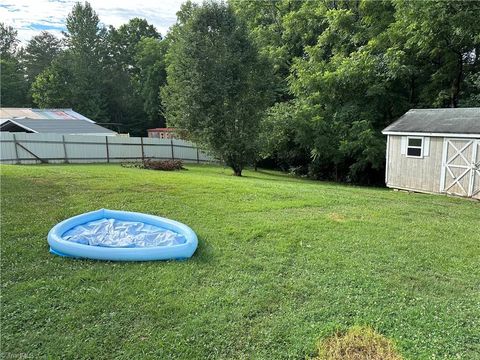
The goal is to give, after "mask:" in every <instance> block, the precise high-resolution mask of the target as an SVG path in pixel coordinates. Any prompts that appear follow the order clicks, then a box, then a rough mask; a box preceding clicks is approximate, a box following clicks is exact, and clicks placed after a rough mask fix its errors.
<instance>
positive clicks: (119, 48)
mask: <svg viewBox="0 0 480 360" xmlns="http://www.w3.org/2000/svg"><path fill="white" fill-rule="evenodd" d="M142 39H153V40H155V41H160V39H161V36H160V34H159V33H158V32H157V30H156V29H155V27H154V26H153V25H151V24H149V23H148V22H147V21H146V20H145V19H138V18H134V19H131V20H130V21H129V22H128V23H126V24H124V25H122V26H120V27H119V28H118V29H115V28H114V27H110V28H109V30H108V33H107V35H106V42H105V44H106V47H107V49H108V50H107V52H108V56H107V57H106V60H105V61H104V69H105V72H106V73H107V74H108V76H107V77H106V86H107V93H108V97H107V104H108V112H109V115H110V118H111V119H112V122H114V123H117V124H120V128H121V130H122V131H125V132H128V133H130V134H132V135H145V133H146V130H147V129H148V128H151V127H157V126H158V125H159V123H160V121H159V119H158V118H159V115H157V116H156V117H154V118H152V117H151V116H150V114H149V113H147V112H146V111H145V109H144V103H145V100H144V98H143V97H142V92H141V91H140V90H139V89H138V86H137V85H138V84H137V80H138V79H139V73H140V71H141V69H140V68H139V67H138V64H137V61H136V54H137V46H138V44H139V43H140V42H141V41H142ZM159 89H160V88H159V86H158V87H157V88H156V89H152V91H153V92H154V93H155V94H156V96H157V97H158V92H159ZM147 95H148V96H150V94H149V93H148V94H147Z"/></svg>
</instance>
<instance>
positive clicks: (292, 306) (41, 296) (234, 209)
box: [1, 165, 480, 359]
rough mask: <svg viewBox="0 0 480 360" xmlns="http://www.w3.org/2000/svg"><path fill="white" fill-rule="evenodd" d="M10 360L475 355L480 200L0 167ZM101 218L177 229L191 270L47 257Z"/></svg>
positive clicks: (282, 182) (277, 181) (249, 175)
mask: <svg viewBox="0 0 480 360" xmlns="http://www.w3.org/2000/svg"><path fill="white" fill-rule="evenodd" d="M1 172H2V177H1V205H2V208H1V215H2V220H1V225H2V228H1V286H2V309H1V327H2V328H1V348H2V352H3V357H4V358H26V357H31V358H39V357H43V356H46V357H51V358H59V357H64V358H124V359H133V358H159V359H174V358H175V359H206V358H212V359H213V358H215V359H285V358H292V359H303V358H305V356H308V355H313V354H314V353H315V344H316V342H317V341H318V340H319V339H321V338H324V337H327V336H330V335H332V334H333V333H334V332H335V331H336V330H337V329H340V330H343V329H347V328H349V327H350V326H353V325H367V326H372V327H373V328H375V329H376V330H377V331H378V332H380V333H381V334H383V335H385V336H386V337H389V338H391V339H393V341H394V342H395V343H396V344H397V348H398V350H399V351H400V352H401V354H402V355H403V356H404V357H405V358H406V359H438V358H448V359H457V358H459V359H479V358H480V203H478V202H473V201H469V200H465V199H457V198H448V197H444V196H434V195H422V194H410V195H409V194H406V193H400V192H393V191H390V190H387V189H375V188H362V187H353V186H344V185H339V184H332V183H324V182H313V181H306V180H301V179H295V178H291V177H288V176H285V175H282V174H279V173H274V172H268V173H267V172H253V171H246V172H245V177H242V178H236V177H233V176H231V175H230V173H231V171H230V170H228V169H223V168H221V167H204V166H188V171H181V172H156V171H151V170H141V169H127V168H122V167H120V166H117V165H75V166H74V165H70V166H67V165H59V166H50V165H48V166H47V165H43V166H41V165H39V166H2V167H1ZM99 208H110V209H121V210H129V211H140V212H146V213H151V214H155V215H160V216H165V217H169V218H172V219H176V220H179V221H181V222H184V223H186V224H188V225H189V226H191V227H192V228H193V229H194V230H195V231H196V232H197V234H198V237H199V247H198V249H197V251H196V253H195V254H194V256H193V257H192V259H190V260H188V261H172V262H147V263H109V262H99V261H89V260H72V259H67V258H61V257H57V256H53V255H51V254H49V252H48V244H47V239H46V236H47V233H48V231H49V230H50V228H51V227H52V226H53V225H55V224H56V223H57V222H59V221H61V220H63V219H65V218H67V217H70V216H73V215H76V214H79V213H82V212H86V211H90V210H94V209H99Z"/></svg>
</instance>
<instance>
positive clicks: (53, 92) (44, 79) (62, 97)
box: [31, 52, 77, 108]
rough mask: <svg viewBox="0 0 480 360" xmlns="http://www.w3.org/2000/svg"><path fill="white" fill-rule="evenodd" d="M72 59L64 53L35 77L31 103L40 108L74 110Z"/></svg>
mask: <svg viewBox="0 0 480 360" xmlns="http://www.w3.org/2000/svg"><path fill="white" fill-rule="evenodd" d="M72 63H73V59H72V58H71V53H69V52H64V53H62V54H60V55H58V56H57V57H55V59H54V60H53V61H52V62H51V63H50V65H49V66H48V67H47V68H46V69H45V70H43V71H42V72H41V73H40V74H38V75H37V76H36V77H35V80H34V82H33V83H32V86H31V93H32V97H33V102H34V103H35V104H36V105H37V106H38V107H40V108H68V107H71V108H76V105H77V104H76V103H75V100H74V99H75V97H74V86H75V83H74V75H73V73H72V72H73V69H74V67H73V65H72Z"/></svg>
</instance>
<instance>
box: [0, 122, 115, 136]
mask: <svg viewBox="0 0 480 360" xmlns="http://www.w3.org/2000/svg"><path fill="white" fill-rule="evenodd" d="M15 127H21V128H23V129H25V130H27V131H31V132H34V133H53V134H70V135H72V134H102V135H115V134H116V132H115V131H112V130H109V129H106V128H104V127H102V126H99V125H97V124H95V123H93V122H89V121H85V120H82V119H69V120H65V119H27V118H25V119H8V120H7V121H5V122H3V123H2V124H0V130H1V131H9V129H13V128H15Z"/></svg>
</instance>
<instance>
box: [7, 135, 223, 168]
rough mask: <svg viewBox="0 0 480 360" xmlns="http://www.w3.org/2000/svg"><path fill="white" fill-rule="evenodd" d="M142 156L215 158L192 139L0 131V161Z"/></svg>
mask: <svg viewBox="0 0 480 360" xmlns="http://www.w3.org/2000/svg"><path fill="white" fill-rule="evenodd" d="M143 159H155V160H165V159H175V160H183V161H185V162H190V163H203V162H211V161H214V160H213V158H212V157H210V156H209V155H208V154H206V153H205V152H204V151H202V150H201V149H199V148H198V147H196V146H195V144H192V143H191V142H188V141H185V140H179V139H158V138H141V137H120V136H118V137H117V136H93V135H59V134H27V133H9V132H0V163H2V164H36V163H116V162H117V163H118V162H126V161H139V160H143Z"/></svg>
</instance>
